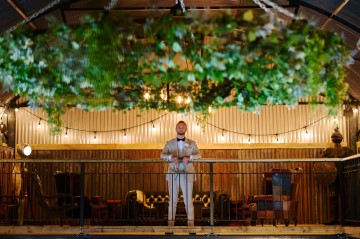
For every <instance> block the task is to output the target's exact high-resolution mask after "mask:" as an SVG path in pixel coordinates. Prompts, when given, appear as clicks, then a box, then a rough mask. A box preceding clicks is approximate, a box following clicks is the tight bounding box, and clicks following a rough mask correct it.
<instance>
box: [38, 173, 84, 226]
mask: <svg viewBox="0 0 360 239" xmlns="http://www.w3.org/2000/svg"><path fill="white" fill-rule="evenodd" d="M31 179H32V184H33V189H34V198H35V199H36V201H37V202H38V203H39V205H40V207H41V208H42V209H44V210H45V212H47V213H48V214H49V215H50V214H52V215H54V214H55V215H56V216H57V217H59V218H60V225H63V220H62V217H63V216H64V214H65V213H66V212H67V211H69V210H73V209H75V208H77V207H78V205H77V204H76V203H66V204H61V205H60V204H58V201H59V200H61V199H62V198H63V197H64V195H45V194H44V192H43V189H42V183H41V179H40V176H39V174H38V173H37V172H36V171H34V172H32V173H31Z"/></svg>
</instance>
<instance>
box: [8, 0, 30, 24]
mask: <svg viewBox="0 0 360 239" xmlns="http://www.w3.org/2000/svg"><path fill="white" fill-rule="evenodd" d="M7 2H8V3H9V4H10V5H11V6H12V7H13V8H14V9H15V11H16V12H17V13H19V14H20V16H21V17H22V18H24V20H26V21H27V22H28V23H29V25H30V27H32V28H33V29H35V30H36V29H37V27H36V25H35V24H34V23H32V22H31V21H30V20H29V18H28V16H26V14H25V13H24V12H23V10H21V9H20V8H19V6H18V5H16V3H14V1H13V0H7Z"/></svg>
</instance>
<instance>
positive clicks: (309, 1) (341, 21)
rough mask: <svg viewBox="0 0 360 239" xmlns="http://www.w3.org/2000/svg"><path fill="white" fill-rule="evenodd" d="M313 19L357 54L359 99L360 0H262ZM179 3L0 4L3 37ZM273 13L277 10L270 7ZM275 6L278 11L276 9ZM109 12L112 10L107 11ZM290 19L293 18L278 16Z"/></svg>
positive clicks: (214, 2) (156, 12)
mask: <svg viewBox="0 0 360 239" xmlns="http://www.w3.org/2000/svg"><path fill="white" fill-rule="evenodd" d="M261 1H263V2H270V3H271V2H273V3H276V4H277V5H278V6H281V7H282V8H284V9H286V10H288V11H289V12H291V13H294V14H296V15H298V16H302V17H304V18H305V19H308V20H312V21H314V22H315V23H316V25H317V26H318V27H319V28H322V29H326V30H328V31H332V32H337V33H339V34H341V35H342V36H343V37H344V39H345V42H346V44H347V45H348V47H349V49H351V50H354V51H355V50H357V52H356V54H354V59H355V62H354V64H352V65H350V66H349V67H347V69H346V70H347V76H346V79H345V80H346V82H347V83H348V84H349V90H348V92H349V94H350V95H351V96H352V97H353V98H355V99H356V100H358V101H360V53H359V48H360V16H359V13H360V1H359V0H345V1H344V0H272V1H271V0H261ZM183 3H184V5H185V8H186V9H187V11H207V12H210V13H212V12H214V13H215V12H218V11H223V10H229V11H232V12H233V13H234V14H236V13H237V12H239V11H245V10H246V9H254V10H255V11H258V12H259V13H260V12H263V10H262V9H261V8H260V7H259V6H258V5H257V4H255V3H254V1H253V0H183ZM174 7H175V0H128V1H124V0H53V1H51V0H0V34H2V33H4V32H6V31H12V30H13V29H14V28H15V27H17V26H19V25H29V27H31V28H33V29H37V30H46V28H47V17H48V16H50V15H51V16H55V17H56V18H57V19H59V20H60V21H62V22H64V23H67V24H70V25H72V24H77V23H78V22H79V19H80V18H81V16H83V15H86V14H94V13H98V12H107V14H109V15H110V16H111V17H116V15H118V14H121V13H122V12H125V13H126V14H127V15H129V16H131V17H133V18H134V19H135V20H136V21H138V22H143V21H144V20H146V18H147V17H160V16H161V15H163V14H169V13H170V10H171V9H172V8H174ZM267 7H268V8H269V9H270V10H274V8H272V7H271V6H269V5H267ZM275 8H276V7H275ZM108 9H110V11H109V10H108ZM276 13H277V15H278V16H279V17H281V18H283V19H285V20H287V21H290V20H291V18H290V17H289V16H287V15H286V14H283V13H279V12H278V11H277V12H276ZM16 100H17V98H16V97H15V96H14V95H13V94H11V93H9V92H8V93H4V92H2V91H0V106H1V104H7V105H12V104H13V102H15V101H16Z"/></svg>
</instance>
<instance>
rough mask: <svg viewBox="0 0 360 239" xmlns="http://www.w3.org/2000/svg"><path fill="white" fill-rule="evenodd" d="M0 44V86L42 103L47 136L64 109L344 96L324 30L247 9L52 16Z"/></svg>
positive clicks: (336, 41)
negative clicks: (66, 20)
mask: <svg viewBox="0 0 360 239" xmlns="http://www.w3.org/2000/svg"><path fill="white" fill-rule="evenodd" d="M0 44H1V48H0V83H1V84H2V85H3V88H4V90H10V91H13V92H14V93H15V94H18V95H20V96H21V97H27V98H28V100H29V106H30V107H33V108H34V107H42V108H43V109H44V110H45V111H46V112H47V115H48V118H49V123H50V124H51V125H52V126H53V130H54V131H55V132H58V131H59V130H60V127H61V121H60V116H61V115H62V114H63V113H64V112H65V110H66V108H67V107H69V106H70V107H71V106H76V107H77V108H81V109H84V110H88V111H92V110H104V109H109V108H111V109H117V110H122V109H127V108H129V109H132V108H135V107H139V108H141V109H152V108H153V109H158V110H167V111H177V112H189V111H195V112H203V113H204V114H206V113H207V110H208V108H209V107H212V108H214V109H216V108H219V107H230V106H234V105H236V106H237V107H238V108H239V109H241V110H246V111H254V110H259V109H261V107H262V106H263V105H265V104H268V105H276V104H284V105H288V106H294V105H297V104H298V99H299V98H304V97H312V96H315V95H317V94H323V95H324V96H325V102H324V104H325V105H326V106H328V107H330V109H334V107H336V106H338V105H340V104H341V103H342V100H343V98H344V96H345V94H346V89H347V85H346V83H345V82H344V66H345V65H346V64H347V63H348V62H350V59H351V57H350V55H349V51H348V49H347V48H346V46H345V44H344V42H343V39H342V38H341V37H340V36H338V35H336V34H334V33H331V32H327V31H324V30H319V29H317V28H316V27H315V26H313V25H310V24H309V23H308V22H306V21H304V20H299V21H294V22H292V23H290V24H288V25H285V24H284V23H281V22H280V21H278V20H277V19H275V18H274V17H273V16H269V15H264V16H261V17H255V16H254V15H253V12H252V11H251V10H249V11H247V12H245V13H243V14H240V15H237V16H232V15H230V14H228V13H224V14H220V15H216V16H213V15H212V16H210V15H207V14H195V13H192V14H189V13H186V17H180V18H178V17H173V16H171V15H169V16H165V17H163V18H160V19H149V20H148V21H147V22H146V23H145V24H143V25H139V24H137V23H135V22H133V21H131V20H130V19H129V18H128V17H127V16H123V17H121V18H120V19H117V20H116V21H114V20H111V19H109V18H107V17H104V16H99V17H97V18H96V19H94V18H91V17H86V18H84V19H83V21H82V23H81V24H80V25H78V26H76V27H74V28H72V27H70V26H67V25H64V24H58V23H55V22H53V23H52V25H51V26H50V27H49V30H48V31H47V32H44V33H37V32H29V31H21V30H19V29H16V30H15V31H13V32H8V33H6V34H5V35H3V36H1V37H0ZM145 93H146V94H147V97H146V98H144V94H145ZM179 97H182V98H181V99H188V100H187V101H180V100H179V99H180V98H179Z"/></svg>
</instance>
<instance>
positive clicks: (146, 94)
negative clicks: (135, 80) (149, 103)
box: [144, 92, 150, 100]
mask: <svg viewBox="0 0 360 239" xmlns="http://www.w3.org/2000/svg"><path fill="white" fill-rule="evenodd" d="M144 98H145V100H148V99H150V94H149V92H145V94H144Z"/></svg>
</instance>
